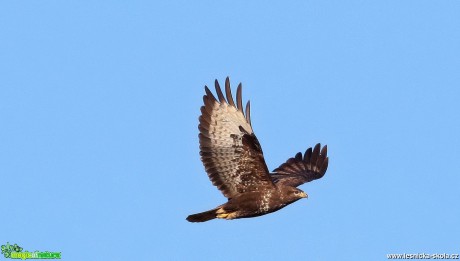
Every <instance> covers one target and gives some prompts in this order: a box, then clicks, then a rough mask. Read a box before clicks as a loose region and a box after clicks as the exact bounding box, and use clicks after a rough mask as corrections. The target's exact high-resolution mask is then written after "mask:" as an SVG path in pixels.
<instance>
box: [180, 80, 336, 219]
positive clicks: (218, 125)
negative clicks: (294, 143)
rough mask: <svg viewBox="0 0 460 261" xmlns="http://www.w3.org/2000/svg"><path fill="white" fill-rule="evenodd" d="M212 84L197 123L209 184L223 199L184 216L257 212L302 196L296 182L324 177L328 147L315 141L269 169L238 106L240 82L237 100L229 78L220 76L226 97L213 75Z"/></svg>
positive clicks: (232, 215) (241, 215) (246, 114)
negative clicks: (312, 145)
mask: <svg viewBox="0 0 460 261" xmlns="http://www.w3.org/2000/svg"><path fill="white" fill-rule="evenodd" d="M215 87H216V93H217V97H218V99H216V98H215V97H214V95H213V94H212V93H211V91H209V89H208V87H207V86H205V91H206V95H204V96H203V100H204V106H202V107H201V116H200V118H199V121H200V124H199V125H198V129H199V130H200V134H199V135H198V136H199V139H200V155H201V161H202V162H203V164H204V167H205V169H206V172H207V173H208V176H209V179H210V180H211V182H212V184H213V185H215V186H216V187H217V188H218V189H219V190H220V191H221V192H222V193H223V194H224V196H225V197H227V198H228V201H227V202H226V203H225V204H222V205H220V206H218V207H216V208H214V209H211V210H209V211H205V212H202V213H198V214H194V215H190V216H188V217H187V220H188V221H190V222H204V221H208V220H211V219H214V218H222V219H236V218H249V217H256V216H261V215H265V214H268V213H271V212H274V211H277V210H279V209H281V208H283V207H285V206H287V205H289V204H291V203H293V202H295V201H297V200H299V199H301V198H307V197H308V196H307V194H306V193H305V192H303V191H302V190H300V189H298V188H297V187H298V186H299V185H301V184H303V183H306V182H310V181H312V180H315V179H319V178H321V177H323V176H324V174H325V173H326V170H327V166H328V162H329V158H328V157H327V146H324V147H323V148H321V145H320V144H316V146H315V147H314V148H313V149H312V148H309V149H307V150H306V151H305V154H303V155H302V153H300V152H299V153H297V154H296V155H295V157H293V158H290V159H288V160H287V161H286V162H285V163H283V164H281V166H279V167H278V168H276V169H275V170H274V171H273V173H270V172H269V171H268V168H267V165H266V164H265V160H264V155H263V153H262V148H261V146H260V144H259V141H258V140H257V137H256V135H255V134H254V131H253V129H252V125H251V117H250V103H249V101H248V103H247V104H246V109H245V110H243V104H242V95H241V88H242V87H241V83H240V84H239V85H238V88H237V91H236V103H235V101H234V100H233V97H232V93H231V89H230V81H229V79H228V77H227V79H226V80H225V94H226V97H227V98H225V97H224V94H223V93H222V90H221V88H220V86H219V83H218V82H217V80H216V81H215Z"/></svg>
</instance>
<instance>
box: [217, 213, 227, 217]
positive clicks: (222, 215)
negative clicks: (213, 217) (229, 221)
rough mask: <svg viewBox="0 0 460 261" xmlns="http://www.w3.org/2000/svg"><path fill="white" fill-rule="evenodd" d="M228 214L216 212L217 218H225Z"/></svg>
mask: <svg viewBox="0 0 460 261" xmlns="http://www.w3.org/2000/svg"><path fill="white" fill-rule="evenodd" d="M228 215H229V214H228V213H222V214H217V218H227V217H228Z"/></svg>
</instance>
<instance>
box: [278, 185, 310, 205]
mask: <svg viewBox="0 0 460 261" xmlns="http://www.w3.org/2000/svg"><path fill="white" fill-rule="evenodd" d="M283 194H284V197H285V199H286V200H288V201H290V202H294V201H297V200H299V199H301V198H308V195H307V193H305V192H303V191H302V190H300V189H298V188H295V187H285V191H284V193H283Z"/></svg>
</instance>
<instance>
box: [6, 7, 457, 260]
mask: <svg viewBox="0 0 460 261" xmlns="http://www.w3.org/2000/svg"><path fill="white" fill-rule="evenodd" d="M247 2H248V1H241V2H235V1H224V2H217V1H207V2H195V1H164V2H163V3H160V2H155V1H2V3H1V4H0V39H1V40H0V75H1V76H0V124H1V126H0V147H1V149H0V177H1V179H2V182H1V184H2V187H1V189H0V197H1V201H2V211H1V213H2V214H1V217H0V220H1V223H2V224H3V225H2V229H1V232H0V244H5V243H6V242H10V243H17V244H19V245H20V246H22V247H23V248H24V250H29V251H35V250H39V251H59V252H62V257H63V260H168V259H169V260H205V259H222V260H237V259H238V257H240V256H243V257H244V259H248V260H281V258H282V257H286V259H283V260H294V259H296V260H386V257H385V254H387V253H421V252H424V253H459V252H460V236H459V235H460V226H459V220H460V208H459V202H460V189H459V186H460V165H459V160H460V135H459V133H460V116H459V115H460V114H459V113H460V104H459V100H460V27H459V26H460V15H459V14H460V2H459V1H456V0H455V1H453V0H452V1H448V0H446V1H396V0H392V1H302V3H300V2H301V1H297V2H296V3H286V2H283V3H277V4H271V5H269V4H267V3H266V2H262V1H259V2H254V3H247ZM226 76H230V79H231V82H232V84H233V86H234V87H236V84H238V83H239V82H242V83H243V98H244V100H247V99H250V100H251V105H252V123H253V127H254V130H255V132H256V134H257V136H258V138H259V140H260V142H261V145H262V148H263V150H264V154H265V159H266V161H267V164H268V167H269V169H271V170H272V169H274V168H276V167H277V166H278V165H279V164H281V163H282V162H284V161H285V160H286V159H287V158H289V157H291V156H294V155H295V153H296V152H298V151H304V150H305V149H307V148H308V147H310V146H313V145H314V144H316V143H317V142H321V143H322V144H327V145H328V147H329V155H330V164H329V169H328V172H327V173H326V175H325V177H324V178H323V179H321V180H318V181H315V182H312V183H309V184H305V185H303V186H302V187H301V188H302V189H303V190H305V191H306V192H307V193H308V194H309V196H310V197H309V199H308V200H301V201H298V202H296V203H295V204H293V205H290V206H288V207H287V208H285V209H282V210H281V211H278V212H276V213H273V214H270V215H266V216H263V217H259V218H253V219H241V220H234V221H224V220H213V221H210V222H207V223H202V224H192V223H188V222H187V221H186V220H185V217H186V216H187V215H189V214H191V213H196V212H198V211H204V210H207V209H210V208H213V207H215V206H217V205H218V204H221V203H224V202H225V198H224V197H223V196H222V195H221V194H220V192H219V191H218V190H217V189H216V188H215V187H213V186H212V185H211V183H210V182H209V180H208V178H207V176H206V174H205V172H204V168H203V166H202V164H201V162H200V157H199V154H198V152H199V149H198V129H197V125H198V116H199V114H200V110H199V108H200V106H201V104H202V96H203V94H204V89H203V86H204V85H205V84H207V85H212V84H213V82H214V79H216V78H217V79H219V80H220V81H224V79H225V77H226ZM2 258H3V257H0V259H2Z"/></svg>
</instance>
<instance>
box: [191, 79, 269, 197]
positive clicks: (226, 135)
mask: <svg viewBox="0 0 460 261" xmlns="http://www.w3.org/2000/svg"><path fill="white" fill-rule="evenodd" d="M215 87H216V93H217V96H218V99H219V101H218V100H217V99H216V98H215V97H214V95H213V94H212V93H211V91H209V89H208V87H207V86H205V91H206V95H204V96H203V101H204V106H202V107H201V116H200V118H199V120H200V125H198V129H199V130H200V134H199V138H200V155H201V161H202V162H203V164H204V167H205V169H206V172H207V173H208V176H209V179H210V180H211V182H212V184H214V185H215V186H217V188H218V189H219V190H221V191H222V193H223V194H224V196H225V197H227V198H232V197H234V196H235V195H237V194H239V193H245V192H248V191H257V190H260V189H261V188H262V187H265V186H274V184H273V181H272V179H271V177H270V175H269V171H268V168H267V165H266V164H265V160H264V156H263V153H262V148H261V147H260V144H259V141H258V140H257V138H256V136H255V135H254V132H253V130H252V126H251V118H250V104H249V102H248V103H247V104H246V112H245V113H243V104H242V97H241V88H242V87H241V84H239V85H238V89H237V94H236V101H237V104H236V105H235V102H234V101H233V97H232V93H231V89H230V81H229V79H228V77H227V79H226V80H225V93H226V96H227V99H225V97H224V95H223V93H222V90H221V89H220V86H219V83H218V82H217V80H216V81H215Z"/></svg>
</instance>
